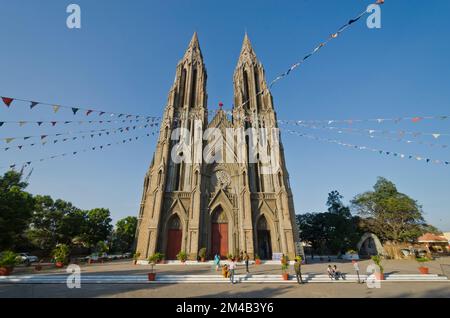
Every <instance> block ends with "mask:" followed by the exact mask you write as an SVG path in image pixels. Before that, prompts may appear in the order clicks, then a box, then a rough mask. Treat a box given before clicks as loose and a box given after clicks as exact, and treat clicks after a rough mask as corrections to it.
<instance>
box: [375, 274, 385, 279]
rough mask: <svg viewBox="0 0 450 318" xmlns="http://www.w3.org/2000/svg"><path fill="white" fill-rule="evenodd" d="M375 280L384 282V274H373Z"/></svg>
mask: <svg viewBox="0 0 450 318" xmlns="http://www.w3.org/2000/svg"><path fill="white" fill-rule="evenodd" d="M375 278H376V279H377V280H384V273H375Z"/></svg>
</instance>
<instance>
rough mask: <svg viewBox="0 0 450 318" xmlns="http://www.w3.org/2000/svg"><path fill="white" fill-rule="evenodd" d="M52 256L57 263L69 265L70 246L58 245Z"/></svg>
mask: <svg viewBox="0 0 450 318" xmlns="http://www.w3.org/2000/svg"><path fill="white" fill-rule="evenodd" d="M52 254H53V257H54V258H55V262H60V263H67V261H68V259H69V254H70V250H69V246H67V245H66V244H58V245H56V248H55V249H54V250H53V253H52Z"/></svg>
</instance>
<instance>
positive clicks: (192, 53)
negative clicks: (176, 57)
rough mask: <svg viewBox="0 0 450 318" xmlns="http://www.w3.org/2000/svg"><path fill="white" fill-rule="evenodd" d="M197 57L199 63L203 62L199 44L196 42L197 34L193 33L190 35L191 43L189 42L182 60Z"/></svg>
mask: <svg viewBox="0 0 450 318" xmlns="http://www.w3.org/2000/svg"><path fill="white" fill-rule="evenodd" d="M195 57H198V58H199V60H200V61H202V62H203V55H202V50H201V49H200V43H199V41H198V35H197V32H194V34H193V35H192V39H191V42H189V46H188V48H187V50H186V53H185V54H184V57H183V60H186V59H189V58H192V59H194V58H195Z"/></svg>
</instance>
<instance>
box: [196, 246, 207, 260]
mask: <svg viewBox="0 0 450 318" xmlns="http://www.w3.org/2000/svg"><path fill="white" fill-rule="evenodd" d="M198 256H199V257H200V261H201V262H202V263H204V262H205V261H206V247H203V248H201V249H200V251H199V252H198Z"/></svg>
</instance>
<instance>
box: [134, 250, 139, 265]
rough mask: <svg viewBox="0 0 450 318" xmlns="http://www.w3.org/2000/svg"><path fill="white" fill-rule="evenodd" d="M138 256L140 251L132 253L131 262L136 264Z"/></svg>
mask: <svg viewBox="0 0 450 318" xmlns="http://www.w3.org/2000/svg"><path fill="white" fill-rule="evenodd" d="M139 257H141V253H139V252H136V253H134V255H133V263H134V265H136V264H137V261H138V259H139Z"/></svg>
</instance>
